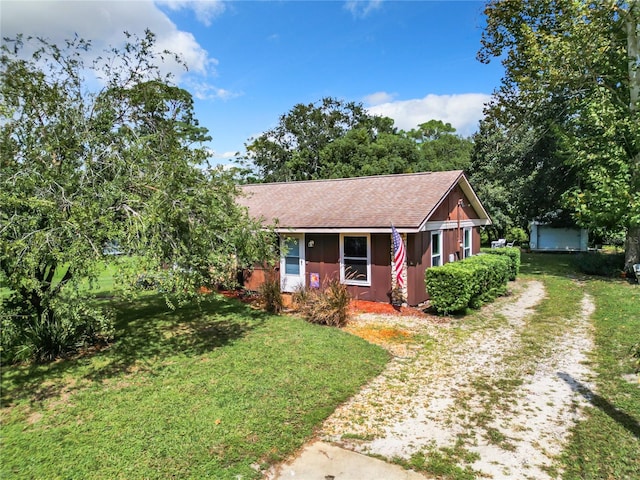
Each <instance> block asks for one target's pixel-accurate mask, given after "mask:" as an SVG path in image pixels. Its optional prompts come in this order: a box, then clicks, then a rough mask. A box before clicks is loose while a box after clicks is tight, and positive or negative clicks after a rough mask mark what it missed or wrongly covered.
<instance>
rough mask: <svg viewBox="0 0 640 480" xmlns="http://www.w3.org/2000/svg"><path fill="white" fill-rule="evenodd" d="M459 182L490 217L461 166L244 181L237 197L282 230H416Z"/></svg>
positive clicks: (478, 209) (480, 212) (476, 206)
mask: <svg viewBox="0 0 640 480" xmlns="http://www.w3.org/2000/svg"><path fill="white" fill-rule="evenodd" d="M458 184H460V186H461V188H462V189H463V191H464V192H465V195H467V197H468V198H470V199H471V203H472V205H473V206H474V209H475V210H476V213H478V217H479V218H483V219H488V215H487V214H486V212H485V211H484V209H483V208H482V205H481V204H480V201H479V200H478V199H477V197H476V195H475V193H474V192H473V189H471V187H470V185H469V183H468V181H467V180H466V177H465V176H464V174H463V172H462V171H461V170H454V171H448V172H424V173H415V174H401V175H380V176H373V177H355V178H344V179H334V180H312V181H303V182H287V183H263V184H251V185H243V186H242V191H243V193H244V195H243V196H241V197H240V198H239V202H240V203H241V204H242V205H245V206H246V207H248V209H249V213H250V214H251V215H252V216H253V217H255V218H263V219H264V220H265V221H266V222H267V223H272V222H274V221H275V220H276V219H277V221H278V226H279V228H281V229H292V230H313V229H336V230H338V229H339V230H344V229H354V230H360V229H389V228H390V225H392V224H393V225H394V226H395V227H396V228H398V229H403V230H406V231H410V230H414V231H417V230H418V229H420V228H421V226H423V225H424V224H425V222H427V221H428V219H429V216H430V214H431V213H432V212H433V211H434V210H435V208H436V207H437V206H438V205H439V204H440V203H441V202H442V201H443V200H444V198H446V196H447V194H448V193H449V192H450V191H451V190H452V189H453V188H454V187H455V186H456V185H458Z"/></svg>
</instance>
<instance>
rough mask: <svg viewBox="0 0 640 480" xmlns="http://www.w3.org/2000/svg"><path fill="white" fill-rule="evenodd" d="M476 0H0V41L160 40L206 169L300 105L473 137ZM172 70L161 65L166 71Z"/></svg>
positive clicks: (479, 81) (496, 70)
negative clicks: (141, 36) (209, 156)
mask: <svg viewBox="0 0 640 480" xmlns="http://www.w3.org/2000/svg"><path fill="white" fill-rule="evenodd" d="M483 8H484V2H480V1H473V2H462V1H449V2H436V1H393V0H387V1H382V0H374V1H356V2H354V1H337V0H336V1H302V0H298V1H232V2H224V1H205V2H198V1H189V0H162V1H155V2H154V1H151V0H135V1H128V2H127V1H101V0H85V1H53V0H51V1H25V0H23V1H7V0H3V1H2V3H1V4H0V9H1V10H0V16H1V22H2V23H1V29H2V35H3V36H11V35H14V34H16V33H20V32H21V33H25V34H32V35H34V34H35V35H40V36H45V37H47V38H49V39H51V40H52V41H56V42H60V41H62V40H63V39H65V38H69V37H70V36H71V35H73V34H74V33H77V34H78V35H80V36H82V37H85V38H90V39H92V41H93V43H94V46H95V47H96V48H98V49H100V48H102V47H104V46H107V45H110V44H117V43H118V42H120V41H121V40H122V35H121V33H122V31H123V30H127V31H129V32H132V33H133V32H142V31H143V30H144V29H145V28H149V29H151V30H152V31H153V32H154V33H156V34H157V37H158V43H159V45H160V46H161V47H162V48H169V49H172V50H175V51H177V52H179V53H181V54H182V55H183V56H184V58H185V59H186V60H187V62H188V64H189V65H190V71H189V72H188V73H184V72H182V71H179V70H176V71H175V73H176V80H177V81H178V83H179V85H180V86H182V87H184V88H186V89H187V90H189V91H190V92H191V93H192V94H193V96H194V98H195V100H196V104H195V105H196V114H197V117H198V119H199V120H200V122H201V124H202V125H203V126H205V127H207V128H208V129H209V130H210V134H211V135H212V137H213V140H212V142H211V143H210V145H209V147H210V148H211V149H212V150H213V152H214V155H215V157H214V162H216V163H221V164H224V163H228V158H229V157H230V156H231V155H232V154H233V153H234V152H236V151H238V150H242V149H243V146H244V143H245V142H247V141H248V140H249V138H251V137H254V136H257V135H259V134H260V133H262V132H263V131H265V130H267V129H269V128H270V127H273V126H275V125H276V124H277V122H278V118H279V116H280V115H282V114H284V113H286V112H287V111H289V110H290V109H291V108H292V107H293V106H294V105H295V104H297V103H311V102H315V101H318V100H320V99H321V98H323V97H325V96H331V97H336V98H339V99H343V100H346V101H357V102H362V103H363V104H364V105H365V106H366V107H367V108H369V109H370V111H371V112H372V113H375V114H381V115H387V116H390V117H391V118H393V119H394V120H395V122H396V125H397V126H398V127H400V128H403V129H410V128H413V127H415V126H417V125H418V124H419V123H421V122H424V121H427V120H429V119H432V118H436V119H439V120H443V121H445V122H450V123H451V124H452V125H453V126H454V127H456V128H457V129H458V132H459V133H461V134H463V135H470V134H471V133H473V132H474V131H475V130H476V128H477V124H478V121H479V120H480V118H481V117H482V105H483V103H484V102H486V101H487V100H488V98H489V95H490V94H491V93H492V91H493V90H494V89H495V88H497V87H498V85H499V83H500V79H501V76H502V72H503V70H502V67H501V65H500V63H499V62H498V61H494V62H492V63H491V64H489V65H483V64H481V63H480V62H478V61H477V60H476V53H477V51H478V49H479V48H480V37H481V33H482V28H483V25H484V17H483V14H482V10H483ZM167 68H169V67H167Z"/></svg>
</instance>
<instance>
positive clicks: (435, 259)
mask: <svg viewBox="0 0 640 480" xmlns="http://www.w3.org/2000/svg"><path fill="white" fill-rule="evenodd" d="M440 265H442V232H440V231H439V232H431V266H432V267H438V266H440Z"/></svg>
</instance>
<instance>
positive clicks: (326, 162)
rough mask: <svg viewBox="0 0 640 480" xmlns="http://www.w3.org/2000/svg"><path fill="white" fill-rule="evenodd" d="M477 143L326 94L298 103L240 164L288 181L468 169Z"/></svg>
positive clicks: (249, 172)
mask: <svg viewBox="0 0 640 480" xmlns="http://www.w3.org/2000/svg"><path fill="white" fill-rule="evenodd" d="M472 146H473V143H472V142H471V140H469V139H464V138H461V137H459V136H458V135H456V134H455V129H454V128H453V127H451V125H449V124H444V123H443V122H441V121H439V120H431V121H429V122H426V123H423V124H422V125H419V126H418V127H417V128H416V129H413V130H411V131H409V132H404V131H398V129H397V128H396V127H395V126H394V124H393V120H392V119H391V118H388V117H381V116H376V115H370V114H368V113H367V111H366V109H365V108H364V107H363V106H362V104H359V103H356V102H345V101H342V100H337V99H334V98H323V99H322V100H321V101H319V102H316V103H312V104H297V105H295V106H294V107H293V108H292V109H291V110H290V111H289V112H287V113H286V114H284V115H282V116H281V117H280V121H279V123H278V125H277V126H276V127H274V128H272V129H270V130H268V131H266V132H265V133H263V134H262V135H260V136H259V137H258V138H255V139H251V140H250V142H249V144H248V145H247V151H246V154H245V155H243V156H242V157H240V159H239V163H240V164H241V165H243V166H244V167H245V168H246V169H245V171H244V176H245V179H246V180H248V181H263V182H286V181H292V180H313V179H321V178H339V177H355V176H363V175H386V174H394V173H411V172H423V171H440V170H450V169H464V168H466V166H468V164H469V161H470V156H471V150H472Z"/></svg>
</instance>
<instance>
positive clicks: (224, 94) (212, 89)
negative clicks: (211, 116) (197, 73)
mask: <svg viewBox="0 0 640 480" xmlns="http://www.w3.org/2000/svg"><path fill="white" fill-rule="evenodd" d="M185 86H186V88H187V89H188V90H189V92H191V95H193V96H194V97H195V98H197V99H198V100H229V99H230V98H235V97H238V96H240V95H241V94H240V93H237V92H232V91H230V90H226V89H224V88H220V87H216V86H214V85H211V84H210V83H207V82H202V81H199V80H196V79H187V80H186V81H185Z"/></svg>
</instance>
